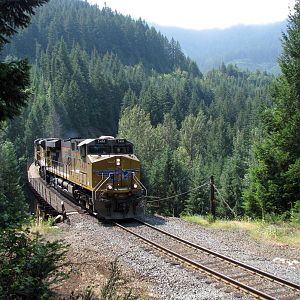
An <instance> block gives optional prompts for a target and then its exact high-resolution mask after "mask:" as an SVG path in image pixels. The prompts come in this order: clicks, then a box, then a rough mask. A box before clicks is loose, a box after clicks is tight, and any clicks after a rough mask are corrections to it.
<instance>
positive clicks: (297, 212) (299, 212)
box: [291, 200, 300, 224]
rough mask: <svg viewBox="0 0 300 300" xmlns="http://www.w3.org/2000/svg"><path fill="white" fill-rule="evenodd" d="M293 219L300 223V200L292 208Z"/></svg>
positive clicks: (294, 221)
mask: <svg viewBox="0 0 300 300" xmlns="http://www.w3.org/2000/svg"><path fill="white" fill-rule="evenodd" d="M291 221H292V222H293V223H296V224H300V200H298V201H296V202H295V205H294V207H293V208H292V209H291Z"/></svg>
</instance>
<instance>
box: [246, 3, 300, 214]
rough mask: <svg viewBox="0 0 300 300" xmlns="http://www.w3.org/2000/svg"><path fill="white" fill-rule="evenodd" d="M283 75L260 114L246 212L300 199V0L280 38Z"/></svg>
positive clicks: (286, 206)
mask: <svg viewBox="0 0 300 300" xmlns="http://www.w3.org/2000/svg"><path fill="white" fill-rule="evenodd" d="M282 44H283V54H282V56H281V58H280V67H281V70H282V76H280V77H279V78H278V79H277V81H276V83H275V85H274V88H273V90H272V96H273V104H272V106H271V107H270V108H269V109H267V110H266V111H265V112H264V114H263V124H264V129H265V139H264V141H263V142H262V143H260V144H259V146H258V147H257V148H256V159H257V164H256V165H255V166H254V167H252V169H251V170H250V180H251V183H250V185H249V187H248V190H247V191H246V193H245V199H246V203H245V205H246V208H248V211H249V213H254V212H257V211H258V212H259V211H261V213H262V215H264V214H265V213H270V212H275V213H284V212H287V211H289V210H290V209H291V207H292V206H293V205H294V203H295V202H296V201H297V200H299V199H300V186H299V182H300V61H299V57H300V2H299V0H297V1H296V4H295V10H294V13H293V14H291V15H290V16H289V19H288V26H287V32H286V34H283V39H282Z"/></svg>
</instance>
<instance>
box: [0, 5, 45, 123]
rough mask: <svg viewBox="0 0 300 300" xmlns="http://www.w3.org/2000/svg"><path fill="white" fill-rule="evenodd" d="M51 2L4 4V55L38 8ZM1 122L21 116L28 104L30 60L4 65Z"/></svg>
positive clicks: (0, 16)
mask: <svg viewBox="0 0 300 300" xmlns="http://www.w3.org/2000/svg"><path fill="white" fill-rule="evenodd" d="M47 1H48V0H25V1H24V0H17V1H8V0H4V1H1V3H0V51H1V50H2V48H3V46H4V44H6V43H8V42H9V40H8V38H9V37H10V36H12V35H13V34H14V33H16V32H17V31H16V29H17V28H19V27H21V28H24V27H26V26H28V24H29V22H30V17H31V16H32V15H33V14H34V8H35V7H37V6H40V5H42V4H43V3H45V2H47ZM0 82H1V88H0V122H1V121H4V120H6V119H7V118H13V117H14V116H16V115H19V114H20V112H21V109H22V107H23V106H24V105H25V104H26V102H27V100H28V97H29V95H30V92H29V90H28V87H29V84H30V81H29V65H28V62H27V60H20V61H16V60H10V61H9V62H0Z"/></svg>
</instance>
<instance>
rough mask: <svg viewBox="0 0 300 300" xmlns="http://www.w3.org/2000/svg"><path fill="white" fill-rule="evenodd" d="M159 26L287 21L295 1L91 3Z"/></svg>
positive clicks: (124, 0) (110, 0)
mask: <svg viewBox="0 0 300 300" xmlns="http://www.w3.org/2000/svg"><path fill="white" fill-rule="evenodd" d="M88 1H89V2H90V3H97V4H98V5H99V7H103V4H104V2H106V6H109V7H111V8H112V9H113V10H117V11H118V12H120V13H122V14H124V15H131V16H132V17H133V18H135V19H137V18H139V17H141V18H142V19H144V20H146V21H147V22H153V23H156V24H158V25H166V26H177V27H183V28H190V29H206V28H226V27H230V26H232V25H237V24H267V23H272V22H277V21H283V20H284V19H286V17H287V16H288V14H289V7H290V8H293V6H294V3H295V0H184V1H178V0H88Z"/></svg>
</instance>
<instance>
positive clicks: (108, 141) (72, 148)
mask: <svg viewBox="0 0 300 300" xmlns="http://www.w3.org/2000/svg"><path fill="white" fill-rule="evenodd" d="M34 158H35V164H36V165H38V166H39V172H40V176H41V177H42V178H43V179H44V180H46V182H47V183H49V184H51V185H53V186H54V187H55V188H56V189H58V190H59V191H60V192H62V193H64V194H66V195H68V196H71V197H72V198H73V199H74V200H75V201H76V202H78V203H79V204H80V205H81V206H83V207H84V208H86V209H87V210H89V211H90V212H92V213H94V214H97V216H98V217H100V218H105V219H124V218H133V217H139V216H142V215H143V214H144V201H143V193H144V192H145V190H146V189H145V188H144V186H143V185H142V183H141V181H140V175H141V164H140V161H139V160H138V158H137V157H136V156H135V155H134V154H133V144H132V143H130V142H129V141H127V140H125V139H118V138H114V137H111V136H101V137H100V138H96V139H80V138H70V139H67V140H63V139H57V138H40V139H37V140H35V141H34Z"/></svg>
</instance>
